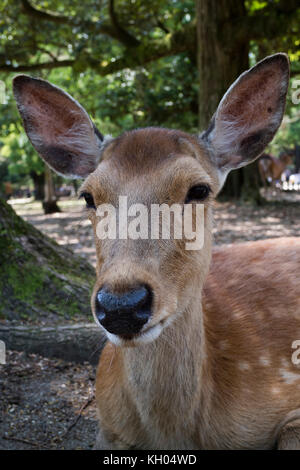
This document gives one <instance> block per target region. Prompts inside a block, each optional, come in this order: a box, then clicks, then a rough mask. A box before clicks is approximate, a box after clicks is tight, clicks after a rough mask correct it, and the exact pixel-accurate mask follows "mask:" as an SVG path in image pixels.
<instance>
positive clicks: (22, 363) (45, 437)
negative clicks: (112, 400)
mask: <svg viewBox="0 0 300 470" xmlns="http://www.w3.org/2000/svg"><path fill="white" fill-rule="evenodd" d="M6 361H7V364H6V365H0V396H1V400H0V449H25V450H26V449H91V448H92V446H93V445H94V440H95V435H96V428H97V421H96V411H95V403H94V400H93V389H94V386H93V385H94V379H95V370H94V368H93V367H92V366H91V365H90V364H88V363H86V364H81V365H77V364H72V363H67V362H64V361H61V360H53V359H47V358H42V357H40V356H38V355H35V354H31V355H29V356H26V355H25V354H24V353H18V352H8V353H7V358H6Z"/></svg>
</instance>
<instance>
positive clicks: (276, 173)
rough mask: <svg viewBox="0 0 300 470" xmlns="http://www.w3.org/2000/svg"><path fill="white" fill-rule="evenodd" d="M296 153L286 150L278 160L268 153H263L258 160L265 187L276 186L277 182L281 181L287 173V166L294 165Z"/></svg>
mask: <svg viewBox="0 0 300 470" xmlns="http://www.w3.org/2000/svg"><path fill="white" fill-rule="evenodd" d="M293 155H294V152H293V151H290V150H284V151H283V152H281V153H280V155H279V157H278V158H276V157H274V156H273V155H270V154H268V153H263V154H262V155H261V157H260V158H259V160H258V169H259V174H260V177H261V180H262V183H263V185H264V187H265V188H266V187H267V183H270V184H271V185H274V184H275V183H276V181H280V177H281V175H282V174H283V173H284V172H285V170H286V168H287V166H289V165H292V163H293Z"/></svg>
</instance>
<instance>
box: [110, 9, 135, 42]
mask: <svg viewBox="0 0 300 470" xmlns="http://www.w3.org/2000/svg"><path fill="white" fill-rule="evenodd" d="M109 16H110V19H111V24H112V25H113V27H114V28H115V32H116V34H117V36H118V37H119V39H120V42H122V43H123V44H125V45H126V46H127V47H137V46H138V45H139V44H140V41H138V40H137V39H136V38H135V37H134V36H132V35H131V34H130V33H128V32H127V31H126V30H125V29H124V28H123V27H122V26H121V24H120V23H119V20H118V18H117V15H116V12H115V2H114V0H109Z"/></svg>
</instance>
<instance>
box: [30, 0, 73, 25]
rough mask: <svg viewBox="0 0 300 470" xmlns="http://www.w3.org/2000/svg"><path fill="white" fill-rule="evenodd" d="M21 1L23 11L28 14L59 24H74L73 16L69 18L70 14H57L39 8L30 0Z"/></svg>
mask: <svg viewBox="0 0 300 470" xmlns="http://www.w3.org/2000/svg"><path fill="white" fill-rule="evenodd" d="M21 2H22V9H23V12H24V13H26V15H30V16H33V17H34V18H37V19H39V20H46V21H52V22H54V23H59V24H73V18H69V17H68V16H60V15H55V14H54V13H49V12H45V11H42V10H38V9H37V8H34V7H33V6H32V5H31V4H30V3H29V1H28V0H21Z"/></svg>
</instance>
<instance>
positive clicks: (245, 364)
mask: <svg viewBox="0 0 300 470" xmlns="http://www.w3.org/2000/svg"><path fill="white" fill-rule="evenodd" d="M238 368H239V369H240V370H243V371H246V370H250V364H249V362H246V361H241V362H239V363H238Z"/></svg>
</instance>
